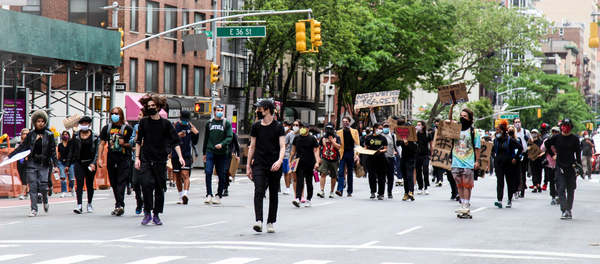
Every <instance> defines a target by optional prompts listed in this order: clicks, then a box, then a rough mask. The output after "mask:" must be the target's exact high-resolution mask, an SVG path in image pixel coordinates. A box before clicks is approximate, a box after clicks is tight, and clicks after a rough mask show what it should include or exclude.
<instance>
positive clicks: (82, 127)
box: [79, 125, 90, 131]
mask: <svg viewBox="0 0 600 264" xmlns="http://www.w3.org/2000/svg"><path fill="white" fill-rule="evenodd" d="M88 129H90V128H89V126H82V125H79V130H81V131H87V130H88Z"/></svg>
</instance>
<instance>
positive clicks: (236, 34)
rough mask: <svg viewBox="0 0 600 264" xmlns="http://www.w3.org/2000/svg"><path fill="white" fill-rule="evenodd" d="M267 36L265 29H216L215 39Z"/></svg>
mask: <svg viewBox="0 0 600 264" xmlns="http://www.w3.org/2000/svg"><path fill="white" fill-rule="evenodd" d="M266 35H267V27H265V26H255V27H218V28H217V38H262V37H265V36H266Z"/></svg>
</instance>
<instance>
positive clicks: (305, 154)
mask: <svg viewBox="0 0 600 264" xmlns="http://www.w3.org/2000/svg"><path fill="white" fill-rule="evenodd" d="M292 145H293V146H295V147H296V158H300V162H299V163H298V166H299V167H301V168H312V167H313V166H315V162H317V161H316V160H315V154H314V150H315V148H317V147H319V143H318V142H317V139H315V137H313V136H310V135H306V136H295V137H294V141H293V142H292Z"/></svg>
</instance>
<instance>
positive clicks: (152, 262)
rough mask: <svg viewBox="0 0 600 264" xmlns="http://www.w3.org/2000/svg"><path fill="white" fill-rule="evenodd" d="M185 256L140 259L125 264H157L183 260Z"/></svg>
mask: <svg viewBox="0 0 600 264" xmlns="http://www.w3.org/2000/svg"><path fill="white" fill-rule="evenodd" d="M183 258H186V257H185V256H159V257H153V258H145V259H140V260H138V261H133V262H127V263H126V264H159V263H165V262H169V261H173V260H178V259H183Z"/></svg>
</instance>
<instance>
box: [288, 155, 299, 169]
mask: <svg viewBox="0 0 600 264" xmlns="http://www.w3.org/2000/svg"><path fill="white" fill-rule="evenodd" d="M298 162H300V159H299V158H295V159H293V160H292V161H290V172H296V170H297V169H298Z"/></svg>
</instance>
